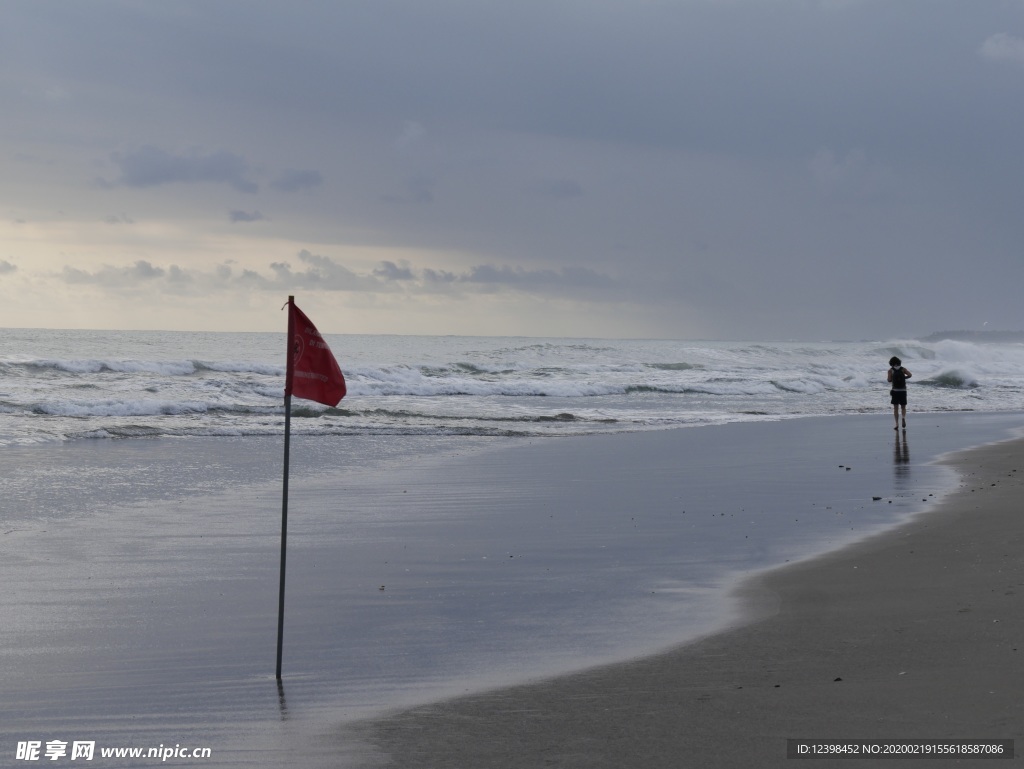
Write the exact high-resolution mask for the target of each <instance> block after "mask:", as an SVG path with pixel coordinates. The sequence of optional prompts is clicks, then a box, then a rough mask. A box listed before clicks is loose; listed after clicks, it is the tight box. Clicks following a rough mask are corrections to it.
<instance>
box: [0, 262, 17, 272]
mask: <svg viewBox="0 0 1024 769" xmlns="http://www.w3.org/2000/svg"><path fill="white" fill-rule="evenodd" d="M17 269H18V268H17V266H16V265H14V264H11V263H10V262H8V261H7V260H6V259H0V275H10V274H11V273H12V272H15V271H17Z"/></svg>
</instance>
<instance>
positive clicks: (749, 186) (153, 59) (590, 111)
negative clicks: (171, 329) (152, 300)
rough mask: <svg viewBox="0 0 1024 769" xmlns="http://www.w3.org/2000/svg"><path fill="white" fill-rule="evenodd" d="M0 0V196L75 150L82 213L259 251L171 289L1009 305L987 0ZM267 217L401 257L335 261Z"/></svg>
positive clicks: (26, 189)
mask: <svg viewBox="0 0 1024 769" xmlns="http://www.w3.org/2000/svg"><path fill="white" fill-rule="evenodd" d="M5 14H6V15H7V16H8V17H9V19H8V21H9V24H8V25H7V28H10V29H19V30H23V34H20V35H19V36H17V38H16V39H15V38H14V36H10V37H11V39H10V40H5V46H3V47H0V57H2V58H0V66H3V71H4V72H5V77H4V79H3V80H2V81H0V97H2V98H3V99H4V103H5V105H7V110H6V111H5V137H9V138H8V139H6V140H5V144H4V149H5V153H3V154H0V163H2V164H3V165H2V167H0V189H2V190H4V193H5V194H6V196H7V199H8V201H10V203H9V211H10V213H9V218H11V219H20V220H23V221H31V222H33V225H35V223H36V222H39V221H45V220H47V217H49V216H52V211H53V210H54V209H56V208H58V207H60V208H63V209H64V210H72V216H73V215H74V209H75V207H76V206H79V207H81V206H83V205H84V204H83V201H86V200H89V199H90V197H91V196H92V195H93V194H94V190H86V191H83V190H82V189H81V187H82V181H83V180H87V179H90V178H94V177H95V176H96V175H97V174H99V175H100V176H101V177H102V178H103V179H104V180H105V184H106V189H104V191H103V202H102V205H103V209H101V210H100V211H95V210H92V209H90V210H89V211H88V213H87V214H82V218H83V219H85V220H88V221H91V222H96V221H97V220H102V219H103V216H104V214H105V213H106V212H107V211H118V210H130V211H132V214H133V217H135V218H138V220H139V221H140V222H145V223H146V225H147V226H153V227H165V228H166V230H167V231H174V230H175V229H176V228H177V229H180V230H183V231H186V232H190V233H192V232H194V233H195V236H196V238H197V240H198V239H201V238H202V237H203V236H204V235H206V234H211V235H212V236H213V238H212V239H214V240H216V238H217V237H220V236H221V235H222V234H223V233H222V232H220V231H218V230H217V227H218V225H219V226H221V227H223V226H224V217H223V214H222V213H219V214H215V216H212V217H211V216H210V214H209V212H211V211H213V212H224V211H228V212H231V213H229V216H228V218H229V220H230V221H233V222H236V223H241V222H247V221H256V220H257V218H258V219H259V221H261V222H265V224H261V226H260V227H247V228H246V227H236V228H233V230H232V232H231V233H230V235H231V237H235V238H246V239H247V242H246V247H248V246H250V245H258V243H260V242H265V243H267V244H268V246H267V248H268V249H272V250H268V251H266V252H263V253H261V254H260V255H258V256H257V255H256V254H255V253H254V255H253V256H252V257H251V258H248V261H246V260H245V259H243V262H244V263H242V264H236V265H231V266H230V267H228V268H226V269H227V270H228V271H229V272H230V280H228V279H227V278H223V277H222V282H220V283H218V282H216V281H215V280H214V278H215V277H216V276H214V275H213V273H211V274H210V275H205V276H204V275H200V274H198V273H194V272H190V273H188V274H189V275H190V276H191V277H192V278H193V283H194V284H195V285H208V286H212V287H213V288H215V289H217V290H220V288H221V287H223V286H224V285H231V286H236V287H242V286H246V287H249V288H252V289H261V288H263V287H268V286H269V287H272V288H274V289H275V290H276V289H278V288H282V287H284V286H286V285H291V286H302V287H307V288H309V290H325V291H326V290H353V291H367V292H372V291H381V292H389V293H397V292H406V293H407V294H408V295H409V297H410V298H411V300H414V299H415V297H416V295H417V294H441V293H448V294H452V295H454V294H457V293H460V292H465V293H470V292H476V293H478V294H481V293H486V292H495V291H502V292H505V293H506V294H507V295H523V296H540V297H544V298H548V297H558V296H564V297H566V298H568V299H584V300H589V299H590V298H592V297H603V298H607V299H610V300H617V301H622V302H625V303H629V304H632V305H634V306H635V307H636V308H637V313H635V314H636V315H637V316H640V315H643V317H644V318H645V321H644V322H645V324H646V325H644V326H643V327H642V328H640V327H637V328H635V329H624V330H623V332H624V333H630V332H634V333H642V334H646V335H651V334H665V335H683V336H687V335H692V334H710V335H719V336H765V335H770V336H782V337H789V336H793V337H802V336H807V335H823V336H840V337H851V336H854V337H861V336H868V335H874V336H879V335H887V334H909V333H915V332H920V333H926V332H928V331H930V330H932V329H933V328H934V327H938V326H956V327H970V326H971V325H972V323H974V319H975V318H981V317H982V316H985V317H984V320H988V321H990V322H991V323H996V322H997V321H996V318H997V317H998V318H999V320H998V324H999V325H1000V326H1002V327H1024V310H1022V309H1020V307H1021V305H1020V302H1019V300H1018V298H1017V297H1016V288H1015V287H1016V286H1018V285H1019V284H1020V283H1021V282H1022V281H1024V263H1022V260H1021V259H1020V244H1021V243H1022V242H1024V222H1022V219H1021V217H1020V211H1019V208H1020V204H1019V201H1020V200H1021V199H1022V198H1024V153H1021V152H1020V151H1019V145H1020V126H1021V125H1024V6H1022V5H1021V4H1020V3H1019V2H1005V1H1004V0H977V1H976V2H973V1H972V2H971V3H955V2H946V0H938V1H937V0H901V2H898V3H896V2H886V1H885V0H778V1H777V2H771V3H766V2H761V1H760V0H730V2H712V1H711V0H670V1H668V2H662V1H660V0H656V1H655V2H628V1H627V0H610V1H609V2H594V3H578V2H574V1H573V0H522V2H515V3H504V4H498V5H495V4H492V3H466V2H463V0H427V1H426V2H424V1H423V0H394V1H393V2H389V3H387V4H381V3H380V2H378V1H377V0H352V1H351V2H345V3H333V4H332V3H318V4H300V5H298V6H294V7H292V6H289V7H288V8H285V7H284V6H282V5H281V4H280V3H275V2H269V0H221V1H219V2H217V3H209V2H205V0H178V2H175V3H173V4H161V3H150V4H133V3H127V4H122V3H116V4H115V3H111V4H103V3H101V4H98V5H96V4H89V5H88V6H84V5H82V4H63V5H61V6H55V5H52V4H49V3H24V4H13V5H11V7H10V8H5ZM8 43H9V44H8ZM182 51H187V52H188V55H187V56H182V54H181V52H182ZM192 147H195V148H203V149H194V150H193V149H188V148H192ZM140 148H141V149H140ZM96 169H101V170H99V171H97V170H96ZM104 169H105V170H104ZM313 169H315V170H313ZM60 174H64V175H65V176H64V178H63V180H61V179H60V178H58V177H59V176H60ZM326 180H329V181H330V183H329V184H328V183H327V182H326ZM76 185H77V186H76ZM253 193H258V194H259V196H260V198H261V200H260V206H259V208H260V209H261V210H272V211H273V221H270V220H269V219H268V218H266V217H263V216H262V214H259V212H254V211H253V209H254V208H255V206H254V205H253V204H252V203H246V202H244V201H243V200H239V197H240V196H241V195H251V194H253ZM296 193H300V194H296ZM29 201H31V203H32V205H30V204H29ZM265 201H266V202H265ZM107 221H110V222H111V223H126V222H127V219H120V220H119V219H116V218H114V219H108V220H107ZM210 222H213V224H210ZM197 228H198V229H197ZM203 228H208V230H203ZM143 229H144V228H143V227H142V226H137V227H130V228H129V227H122V228H119V230H120V232H118V228H107V232H106V233H105V237H108V238H113V237H114V236H115V234H116V235H119V236H121V237H123V238H125V241H126V242H130V241H129V240H128V239H129V238H132V237H136V238H137V237H139V236H140V233H139V231H140V230H143ZM261 238H262V239H265V240H263V241H260V240H259V239H261ZM184 240H187V239H183V241H184ZM281 243H285V244H287V245H286V246H285V248H286V249H287V250H285V251H283V253H286V254H294V253H296V252H299V251H300V250H301V249H303V248H305V247H307V246H308V245H309V244H317V245H316V249H315V250H317V251H322V252H323V253H351V249H353V248H362V247H365V248H367V249H382V250H383V251H382V253H388V251H387V249H396V251H392V252H391V253H401V254H403V258H405V255H408V257H407V259H406V261H405V262H400V261H399V260H398V259H397V258H396V259H395V260H394V261H388V260H387V259H385V260H384V261H382V262H381V263H380V264H379V265H378V266H377V268H376V269H370V270H366V269H360V270H352V269H348V268H346V267H344V266H342V265H341V264H340V263H338V262H337V261H336V260H334V259H330V258H328V257H315V256H314V255H313V253H312V251H307V252H306V253H307V256H306V257H305V258H302V257H299V256H295V257H292V258H290V259H282V258H281V257H280V256H274V255H273V253H278V254H279V253H282V252H281V251H280V248H281ZM106 245H107V244H106V243H104V244H103V247H106ZM335 246H337V250H333V249H334V247H335ZM309 247H310V248H312V246H309ZM126 248H127V247H126ZM95 252H102V251H101V250H100V249H99V248H97V249H96V251H95ZM240 252H241V251H232V253H240ZM134 253H143V254H145V253H153V252H146V251H135V252H128V251H126V252H125V253H122V255H121V257H120V261H121V262H122V263H125V264H127V263H130V262H131V261H132V259H133V256H131V255H129V254H134ZM110 260H111V261H112V262H113V261H117V260H115V259H114V257H111V258H110ZM168 261H174V260H173V259H171V258H168ZM272 262H273V263H274V264H275V265H277V266H276V267H275V268H273V269H271V268H270V267H269V266H268V265H270V264H271V263H272ZM181 263H185V261H184V259H183V260H181ZM190 263H191V262H190ZM21 264H22V268H23V271H24V270H25V269H27V267H25V264H26V263H24V262H23V263H21ZM364 264H365V262H364ZM78 268H79V269H81V266H79V267H78ZM163 269H165V270H169V268H166V267H165V268H163ZM88 274H89V275H92V276H94V277H95V276H98V275H101V274H102V275H104V276H105V277H107V278H108V279H110V280H114V279H115V278H116V277H117V276H118V275H119V274H120V275H122V277H123V273H118V272H116V271H114V272H110V273H104V272H103V271H102V270H99V269H97V268H95V267H93V269H92V271H91V272H89V273H88ZM136 277H137V278H138V279H139V280H143V279H144V278H143V277H142V276H136ZM168 277H169V272H168V274H167V276H165V277H164V278H163V279H166V278H168ZM159 279H160V278H158V280H159ZM213 288H212V289H211V290H213ZM581 311H584V310H581ZM588 311H589V310H588ZM592 311H593V312H594V313H595V317H598V316H599V314H600V311H599V310H597V309H596V306H595V309H594V310H592ZM453 317H454V316H453ZM681 318H687V319H693V318H699V319H701V324H700V326H699V327H694V328H685V327H682V326H681V325H680V319H681ZM979 322H980V321H979ZM453 323H456V321H453ZM555 331H556V330H555V329H553V332H555Z"/></svg>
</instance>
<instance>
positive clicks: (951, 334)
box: [921, 331, 1024, 342]
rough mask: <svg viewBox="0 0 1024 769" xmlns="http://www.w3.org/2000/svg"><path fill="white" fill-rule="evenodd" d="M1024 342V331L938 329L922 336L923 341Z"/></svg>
mask: <svg viewBox="0 0 1024 769" xmlns="http://www.w3.org/2000/svg"><path fill="white" fill-rule="evenodd" d="M944 339H951V340H953V341H955V342H1024V331H936V332H935V333H934V334H929V335H928V336H925V337H921V341H922V342H941V341H943V340H944Z"/></svg>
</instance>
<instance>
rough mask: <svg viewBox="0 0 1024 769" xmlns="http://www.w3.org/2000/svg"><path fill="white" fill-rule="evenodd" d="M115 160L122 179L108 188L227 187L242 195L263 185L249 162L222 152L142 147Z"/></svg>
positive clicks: (113, 158) (116, 155)
mask: <svg viewBox="0 0 1024 769" xmlns="http://www.w3.org/2000/svg"><path fill="white" fill-rule="evenodd" d="M111 160H113V162H114V164H115V165H117V167H118V168H119V170H120V172H121V175H120V176H119V177H118V178H117V179H115V180H114V181H113V182H108V183H107V184H111V183H112V184H122V185H125V186H127V187H156V186H158V185H162V184H175V183H184V184H195V183H213V184H227V185H228V186H230V187H233V188H234V189H236V190H238V191H239V192H248V193H252V192H256V191H258V190H259V185H257V184H256V183H255V182H252V181H250V180H249V179H248V178H247V177H248V176H249V174H250V168H249V164H248V163H247V162H246V160H245V158H243V157H241V156H239V155H235V154H233V153H231V152H226V151H224V150H218V151H217V152H212V153H209V154H203V153H201V152H190V153H188V154H184V155H175V154H172V153H170V152H167V151H166V150H163V149H160V148H159V147H152V146H147V147H142V148H141V149H139V150H136V151H134V152H129V153H124V154H122V153H115V154H114V155H113V156H112V157H111Z"/></svg>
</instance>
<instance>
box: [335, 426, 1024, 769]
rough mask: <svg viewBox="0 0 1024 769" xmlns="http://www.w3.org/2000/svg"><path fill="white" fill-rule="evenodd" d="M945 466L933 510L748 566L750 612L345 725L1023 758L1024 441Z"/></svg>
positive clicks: (495, 743)
mask: <svg viewBox="0 0 1024 769" xmlns="http://www.w3.org/2000/svg"><path fill="white" fill-rule="evenodd" d="M942 463H943V464H947V465H951V466H953V467H955V469H956V470H957V472H958V473H959V475H960V479H961V480H960V488H959V489H958V490H956V491H954V492H952V493H950V494H949V495H948V496H946V497H945V498H944V499H942V500H941V501H939V502H938V503H936V504H934V505H932V506H931V507H930V509H929V510H928V512H926V513H921V514H918V515H915V516H914V517H913V518H912V519H911V520H910V521H908V522H906V523H904V524H902V525H901V526H899V527H897V528H895V529H891V530H888V531H885V532H883V533H881V534H877V535H873V536H870V537H868V538H867V539H863V540H860V541H858V542H855V543H853V544H850V545H847V546H845V547H843V548H841V549H839V550H836V551H832V552H829V553H826V554H824V555H820V556H816V557H814V558H809V559H807V560H802V561H799V562H797V563H792V564H787V565H785V566H781V567H777V568H774V569H771V570H769V571H767V572H762V573H760V574H757V575H754V576H751V577H750V578H748V579H746V580H745V581H744V582H743V583H742V586H741V587H740V592H739V593H738V595H739V596H740V597H741V598H742V601H743V605H744V607H745V609H746V610H747V611H749V612H750V614H748V615H747V618H746V621H744V622H743V623H742V624H738V625H735V626H733V627H731V628H729V629H726V630H724V631H722V632H718V633H715V634H713V635H710V636H706V637H703V638H700V639H697V640H695V641H693V642H690V643H687V644H685V645H683V646H681V647H678V648H675V649H672V650H670V651H667V652H664V653H660V654H657V655H654V656H651V657H644V658H640V659H636V660H632V661H628V662H623V663H616V664H612V665H607V666H602V667H599V668H594V669H590V670H586V671H583V672H580V673H575V674H570V675H567V676H562V677H559V678H555V679H550V680H546V681H540V682H536V683H531V684H525V685H520V686H514V687H510V688H506V689H501V690H496V691H491V692H486V693H482V694H476V695H468V696H465V697H461V698H458V699H454V700H448V701H445V702H440V703H435V704H432V705H428V706H423V707H418V708H413V709H410V710H407V711H404V712H400V713H397V714H394V715H392V716H390V717H386V718H383V719H377V720H372V721H367V722H363V723H360V724H355V725H352V726H349V727H345V728H343V729H342V731H341V732H340V736H341V737H342V740H343V741H344V742H346V743H349V742H351V741H353V740H354V741H355V742H357V743H359V744H362V745H367V746H371V747H370V748H369V749H370V751H371V752H370V754H368V756H369V757H368V759H367V764H368V765H374V766H394V767H406V766H417V767H423V768H424V769H430V767H452V766H473V767H481V768H483V767H495V768H498V767H510V768H512V767H515V768H516V769H519V767H534V766H543V765H558V766H570V767H575V766H579V767H588V768H590V767H596V768H599V767H622V766H643V767H645V769H647V768H648V767H673V768H674V767H678V766H680V765H694V766H702V767H718V766H721V767H732V766H784V765H789V764H788V762H789V761H790V760H791V759H787V758H786V744H787V743H786V740H787V739H788V738H801V739H823V740H824V739H833V740H834V739H856V740H867V739H885V738H888V739H940V738H941V739H981V738H989V739H1015V740H1016V745H1015V747H1016V749H1017V754H1018V755H1019V754H1020V753H1021V752H1022V750H1024V704H1022V703H1021V701H1020V697H1019V688H1020V684H1021V683H1022V682H1024V657H1021V656H1020V655H1022V654H1024V614H1022V612H1021V611H1019V609H1020V608H1021V603H1020V601H1021V598H1020V596H1024V547H1022V545H1024V533H1022V530H1021V527H1019V526H1018V525H1017V524H1018V521H1017V513H1018V510H1019V508H1018V505H1017V503H1016V501H1015V500H1017V499H1019V498H1021V495H1022V492H1024V438H1015V439H1010V440H1006V441H1001V442H998V443H994V444H989V445H985V446H982V447H977V448H972V449H969V450H967V451H961V452H956V453H954V454H953V455H950V456H946V457H944V458H943V460H942ZM1018 642H1019V643H1018ZM1018 649H1019V651H1018ZM933 760H936V761H939V765H940V766H945V765H947V764H948V765H952V764H953V763H954V760H953V759H948V760H946V759H933ZM968 762H969V759H968ZM958 765H964V764H963V761H961V762H960V763H958Z"/></svg>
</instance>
